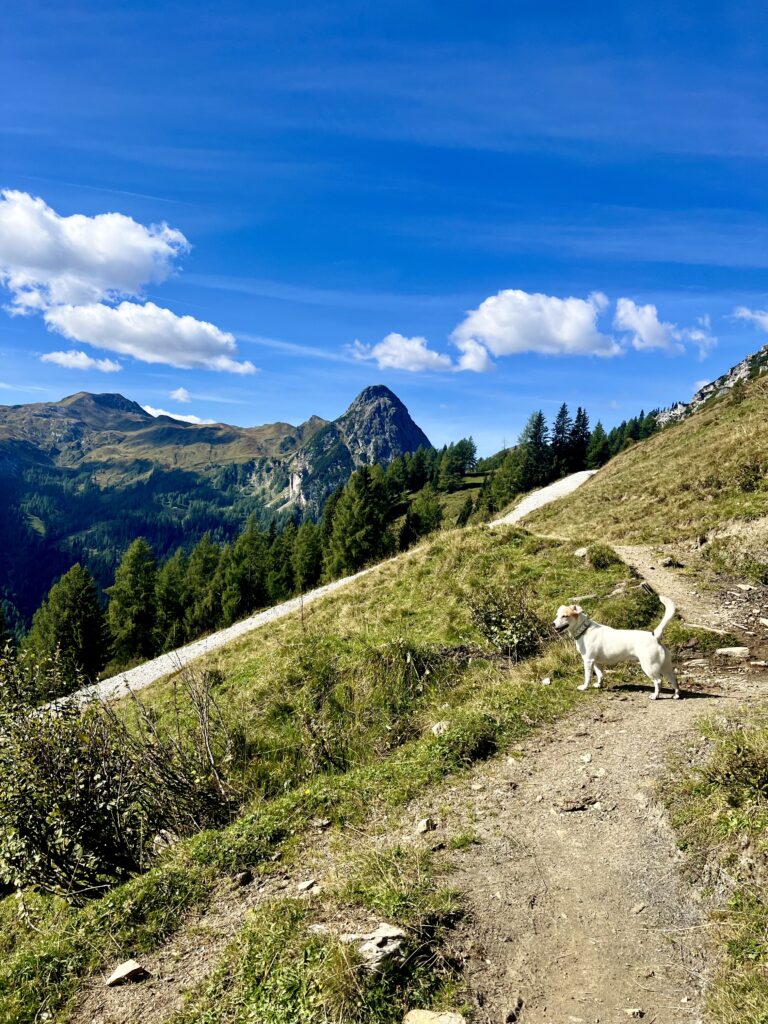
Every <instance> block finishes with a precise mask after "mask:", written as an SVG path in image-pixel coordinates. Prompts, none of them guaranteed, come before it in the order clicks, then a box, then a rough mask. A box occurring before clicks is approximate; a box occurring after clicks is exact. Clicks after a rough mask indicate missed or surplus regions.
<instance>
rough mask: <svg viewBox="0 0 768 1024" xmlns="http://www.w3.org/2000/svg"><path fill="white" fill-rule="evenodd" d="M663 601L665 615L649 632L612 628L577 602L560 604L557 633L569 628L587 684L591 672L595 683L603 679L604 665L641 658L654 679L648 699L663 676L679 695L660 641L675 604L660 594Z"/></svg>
mask: <svg viewBox="0 0 768 1024" xmlns="http://www.w3.org/2000/svg"><path fill="white" fill-rule="evenodd" d="M659 600H660V601H661V603H662V604H663V605H664V617H663V618H662V620H661V622H660V623H659V624H658V626H657V627H656V629H654V631H653V632H652V633H648V632H646V631H645V630H643V629H613V628H611V626H603V625H601V624H600V623H599V622H593V621H592V619H590V617H589V616H588V615H587V614H586V613H585V612H584V610H583V609H582V608H580V607H579V605H577V604H562V605H560V607H559V608H558V609H557V617H556V618H555V621H554V627H555V629H556V630H557V632H558V633H565V632H568V633H570V635H571V636H572V637H573V639H574V640H575V641H576V647H577V648H578V650H579V654H580V655H581V657H582V658H583V659H584V683H583V685H582V686H580V687H579V689H580V690H586V689H588V687H589V682H590V679H591V678H592V672H594V673H595V675H596V676H597V682H596V683H594V685H595V686H598V687H599V686H601V685H602V682H603V669H604V668H605V667H606V666H609V665H618V664H619V662H620V661H626V660H627V659H628V658H634V659H635V661H639V662H640V667H641V668H642V670H643V672H645V674H646V675H647V676H648V678H649V679H650V680H651V682H652V683H653V693H652V694H651V700H656V698H657V697H658V696H659V687H660V686H661V680H662V679H666V680H667V682H668V683H671V684H672V686H673V687H674V689H675V692H674V697H675V700H677V699H678V698H679V697H680V687H679V686H678V683H677V676H676V675H675V671H674V669H673V668H672V657H671V655H670V653H669V651H668V649H667V648H666V647H665V646H664V644H663V643H661V634H662V633H663V632H664V630H665V629H666V627H667V624H668V623H669V622H670V621H671V620H672V618H673V617H674V614H675V611H676V609H675V606H674V604H673V603H672V602H671V601H670V600H669V598H668V597H659Z"/></svg>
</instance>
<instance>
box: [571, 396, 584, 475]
mask: <svg viewBox="0 0 768 1024" xmlns="http://www.w3.org/2000/svg"><path fill="white" fill-rule="evenodd" d="M588 447H589V416H587V410H586V409H582V408H581V406H579V407H578V409H577V410H576V417H575V419H574V421H573V427H572V428H571V434H570V438H569V440H568V466H567V471H568V472H569V473H578V472H580V471H581V470H582V469H586V468H587V448H588Z"/></svg>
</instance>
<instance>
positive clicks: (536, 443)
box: [519, 410, 552, 491]
mask: <svg viewBox="0 0 768 1024" xmlns="http://www.w3.org/2000/svg"><path fill="white" fill-rule="evenodd" d="M519 447H520V448H521V449H522V452H521V456H522V459H521V462H522V464H521V471H520V488H521V490H523V491H530V490H532V489H533V488H534V487H543V486H544V485H545V484H547V483H549V481H550V480H551V478H552V459H551V452H550V448H549V431H548V430H547V421H546V420H545V419H544V413H543V412H541V410H539V411H538V412H534V413H532V414H531V416H530V418H529V419H528V422H527V423H526V425H525V428H524V429H523V432H522V434H521V435H520V444H519Z"/></svg>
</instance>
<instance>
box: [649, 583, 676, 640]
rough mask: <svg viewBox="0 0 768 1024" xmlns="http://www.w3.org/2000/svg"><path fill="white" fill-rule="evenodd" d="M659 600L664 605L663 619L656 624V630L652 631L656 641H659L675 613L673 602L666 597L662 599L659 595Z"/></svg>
mask: <svg viewBox="0 0 768 1024" xmlns="http://www.w3.org/2000/svg"><path fill="white" fill-rule="evenodd" d="M659 600H660V601H661V603H662V604H663V605H664V617H663V618H662V620H661V622H660V623H659V624H658V626H657V627H656V629H654V631H653V635H654V636H655V637H656V639H657V640H661V634H662V633H663V632H664V630H665V629H666V628H667V626H668V625H669V624H670V622H671V621H672V619H674V617H675V612H676V611H677V608H675V605H674V602H673V601H670V600H669V598H668V597H662V596H661V594H659Z"/></svg>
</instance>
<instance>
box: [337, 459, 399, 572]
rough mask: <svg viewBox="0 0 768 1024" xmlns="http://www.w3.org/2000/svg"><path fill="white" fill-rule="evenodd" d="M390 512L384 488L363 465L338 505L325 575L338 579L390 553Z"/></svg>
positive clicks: (391, 542) (391, 543) (353, 477)
mask: <svg viewBox="0 0 768 1024" xmlns="http://www.w3.org/2000/svg"><path fill="white" fill-rule="evenodd" d="M388 511H389V509H388V504H387V500H386V493H385V490H384V487H383V485H382V484H381V483H380V482H379V481H378V480H377V478H376V475H375V474H374V473H373V471H372V470H371V469H370V468H369V467H368V466H362V467H361V468H360V469H358V470H357V472H355V473H353V474H352V476H351V477H350V478H349V481H348V482H347V485H346V487H345V488H344V492H343V494H342V495H341V497H340V498H339V502H338V504H337V506H336V511H335V514H334V517H333V530H332V532H331V537H330V542H329V544H328V547H327V548H326V551H325V553H324V559H323V561H324V569H325V575H326V576H328V577H329V578H331V579H335V578H336V577H338V576H344V575H346V574H348V573H352V572H357V570H358V569H362V568H363V566H364V565H366V564H367V563H368V562H372V561H374V560H376V559H378V558H382V557H384V556H385V555H387V554H390V553H391V551H392V548H393V546H394V545H393V540H392V536H391V534H390V532H389V531H388V529H387V513H388Z"/></svg>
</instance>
